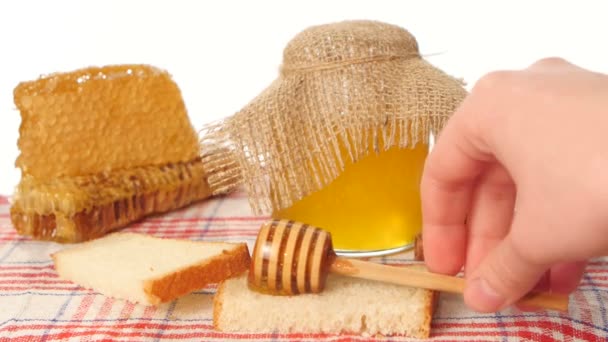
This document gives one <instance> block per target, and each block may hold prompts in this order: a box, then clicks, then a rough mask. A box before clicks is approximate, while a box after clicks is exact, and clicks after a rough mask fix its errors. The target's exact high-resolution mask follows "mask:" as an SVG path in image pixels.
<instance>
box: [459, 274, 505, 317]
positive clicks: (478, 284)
mask: <svg viewBox="0 0 608 342" xmlns="http://www.w3.org/2000/svg"><path fill="white" fill-rule="evenodd" d="M464 299H465V302H466V303H467V305H469V306H471V307H472V308H473V309H474V310H476V311H481V312H495V311H498V310H500V309H501V308H502V306H503V305H504V303H505V298H504V297H503V296H501V295H500V294H499V293H498V292H496V290H494V289H493V288H492V287H491V286H490V284H488V282H487V281H486V280H485V279H482V278H476V279H473V280H471V281H470V282H469V285H468V286H467V288H466V290H465V293H464Z"/></svg>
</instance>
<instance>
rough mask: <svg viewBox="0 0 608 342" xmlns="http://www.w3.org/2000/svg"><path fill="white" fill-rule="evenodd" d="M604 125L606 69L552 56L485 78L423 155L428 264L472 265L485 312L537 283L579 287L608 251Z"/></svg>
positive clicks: (470, 295) (469, 291)
mask: <svg viewBox="0 0 608 342" xmlns="http://www.w3.org/2000/svg"><path fill="white" fill-rule="evenodd" d="M607 133H608V75H603V74H599V73H594V72H591V71H588V70H585V69H582V68H580V67H577V66H575V65H572V64H570V63H568V62H566V61H564V60H561V59H556V58H551V59H544V60H541V61H539V62H537V63H535V64H533V65H532V66H530V67H529V68H526V69H524V70H518V71H499V72H494V73H490V74H488V75H486V76H485V77H483V78H482V79H480V81H479V82H477V84H475V86H474V87H473V89H472V90H471V93H470V95H469V96H468V97H467V98H466V99H465V100H464V101H463V103H462V104H461V106H460V107H459V108H458V110H457V111H456V112H455V113H454V115H453V116H452V117H451V118H450V120H449V122H448V124H447V125H446V127H445V128H444V129H443V132H442V133H441V136H440V137H439V139H437V142H436V144H435V146H434V148H433V150H432V151H431V153H430V154H429V157H428V159H427V162H426V165H425V169H424V173H423V177H422V182H421V196H422V212H423V224H424V228H423V246H424V253H425V260H426V263H427V266H428V267H429V269H430V270H431V271H434V272H439V273H445V274H456V273H458V272H459V271H460V270H461V269H462V268H463V267H464V270H465V277H466V279H467V286H466V289H465V293H464V300H465V303H466V304H467V305H469V306H470V307H471V308H473V309H475V310H477V311H482V312H493V311H497V310H500V309H502V308H504V307H506V306H509V305H511V304H513V303H514V302H515V301H516V300H518V299H519V298H521V297H522V296H523V295H524V294H526V293H527V292H529V291H530V290H532V289H533V288H534V287H535V286H536V287H537V289H542V290H551V291H553V292H559V293H570V292H572V291H573V290H574V289H576V287H577V286H578V284H579V282H580V279H581V277H582V274H583V271H584V267H585V264H586V261H587V260H588V259H590V258H592V257H596V256H600V255H606V254H608V210H607V208H608V135H606V134H607ZM465 221H466V222H465ZM539 287H540V288H539Z"/></svg>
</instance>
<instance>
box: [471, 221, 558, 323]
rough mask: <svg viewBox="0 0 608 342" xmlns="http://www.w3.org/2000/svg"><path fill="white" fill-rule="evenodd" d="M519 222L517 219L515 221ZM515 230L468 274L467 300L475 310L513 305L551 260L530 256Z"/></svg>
mask: <svg viewBox="0 0 608 342" xmlns="http://www.w3.org/2000/svg"><path fill="white" fill-rule="evenodd" d="M514 223H515V222H514ZM514 230H515V229H514V227H512V229H511V232H510V233H509V234H508V235H507V236H506V237H505V239H504V240H503V241H501V242H500V243H499V244H498V245H497V246H496V247H495V248H494V249H493V250H492V251H490V252H489V253H488V255H487V256H486V257H485V258H484V260H482V262H481V263H480V264H479V266H478V267H477V269H476V270H474V271H473V273H472V274H471V275H470V276H468V277H467V279H468V280H467V285H466V288H465V291H464V301H465V303H466V304H467V306H469V307H470V308H472V309H473V310H476V311H479V312H495V311H498V310H501V309H503V308H505V307H507V306H510V305H512V304H513V303H515V302H516V301H517V300H518V299H520V298H521V297H523V296H524V295H526V294H527V293H528V292H530V291H531V290H532V289H533V288H534V286H535V285H536V284H537V283H538V281H539V280H540V279H541V278H542V276H543V274H544V273H545V272H546V271H547V270H548V269H549V268H550V265H549V264H545V263H540V262H538V261H535V260H534V258H532V257H530V255H531V253H527V250H526V249H525V247H522V246H524V245H525V244H522V243H519V241H518V240H516V239H515V238H514V236H513V233H512V232H513V231H514Z"/></svg>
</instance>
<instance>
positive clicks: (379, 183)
mask: <svg viewBox="0 0 608 342" xmlns="http://www.w3.org/2000/svg"><path fill="white" fill-rule="evenodd" d="M427 153H428V145H427V144H425V143H419V144H417V145H416V146H414V147H413V148H399V147H391V148H389V149H388V150H386V151H383V152H380V153H378V154H376V153H369V154H368V155H367V156H365V157H364V158H362V159H361V160H359V161H357V162H355V163H349V164H347V165H346V166H345V168H344V170H343V172H342V173H341V174H340V175H339V176H338V177H337V178H336V179H335V180H334V181H333V182H331V183H330V184H329V185H327V186H326V187H324V188H322V189H321V190H319V191H317V192H314V193H312V194H310V195H309V196H306V197H304V198H302V199H301V200H299V201H297V202H295V203H294V204H293V205H292V206H290V207H288V208H286V209H282V210H276V211H274V212H273V214H272V216H273V217H274V218H282V219H290V220H296V221H300V222H305V223H308V224H311V225H315V226H318V227H321V228H322V229H324V230H327V231H328V232H330V233H331V235H332V241H333V246H334V249H335V250H336V252H337V253H338V254H342V255H346V254H352V255H361V256H364V255H380V254H388V253H392V252H396V251H399V250H402V249H406V248H407V247H409V246H411V245H412V243H413V241H414V238H415V236H416V235H417V234H418V233H419V232H420V231H421V226H422V214H421V203H420V179H421V176H422V170H423V167H424V161H425V159H426V156H427Z"/></svg>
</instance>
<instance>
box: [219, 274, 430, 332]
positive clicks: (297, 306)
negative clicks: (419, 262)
mask: <svg viewBox="0 0 608 342" xmlns="http://www.w3.org/2000/svg"><path fill="white" fill-rule="evenodd" d="M406 267H416V266H406ZM326 286H327V287H326V288H325V290H324V291H323V292H321V293H319V294H303V295H297V296H273V295H268V294H260V293H257V292H254V291H252V290H250V289H249V288H248V286H247V276H246V275H243V276H240V277H235V278H232V279H228V280H226V281H224V282H222V284H221V285H220V286H219V288H218V291H217V293H216V295H215V297H214V310H213V311H214V312H213V324H214V327H215V329H217V330H219V331H223V332H237V333H238V332H241V333H337V334H339V333H350V334H360V335H366V336H369V335H371V336H375V335H383V336H392V335H400V336H405V337H411V338H428V337H429V335H430V330H431V320H432V316H433V311H434V306H435V301H436V292H434V291H429V290H425V289H418V288H410V287H405V286H398V285H392V284H386V283H380V282H374V281H368V280H363V279H355V278H348V277H342V276H337V275H332V274H330V275H329V277H328V279H327V285H326Z"/></svg>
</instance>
